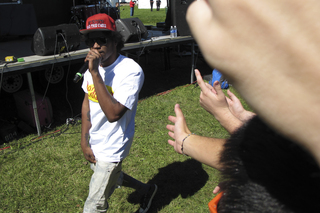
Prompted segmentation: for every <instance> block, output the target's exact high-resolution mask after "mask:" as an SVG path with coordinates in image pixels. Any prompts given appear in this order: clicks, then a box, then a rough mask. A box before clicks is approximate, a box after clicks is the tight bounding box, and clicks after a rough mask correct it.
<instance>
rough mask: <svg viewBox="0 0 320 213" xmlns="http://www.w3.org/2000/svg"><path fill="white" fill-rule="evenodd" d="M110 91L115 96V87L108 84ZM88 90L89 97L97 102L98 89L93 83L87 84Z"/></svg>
mask: <svg viewBox="0 0 320 213" xmlns="http://www.w3.org/2000/svg"><path fill="white" fill-rule="evenodd" d="M106 87H107V90H108V92H109V93H110V94H111V95H112V96H113V93H114V92H113V89H112V87H110V86H108V85H106ZM87 90H88V98H89V100H91V101H94V102H97V103H98V98H97V94H96V90H95V88H94V85H93V84H90V85H87Z"/></svg>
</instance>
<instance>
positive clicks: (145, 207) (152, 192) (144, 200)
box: [139, 184, 158, 213]
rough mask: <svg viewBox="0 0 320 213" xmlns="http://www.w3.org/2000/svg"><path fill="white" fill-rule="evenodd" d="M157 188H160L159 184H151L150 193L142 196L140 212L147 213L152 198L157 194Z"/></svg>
mask: <svg viewBox="0 0 320 213" xmlns="http://www.w3.org/2000/svg"><path fill="white" fill-rule="evenodd" d="M157 190H158V186H157V185H156V184H154V185H153V186H150V188H149V191H148V193H146V194H145V195H144V196H143V197H142V198H141V201H140V209H139V213H146V212H147V211H148V210H149V208H150V206H151V202H152V199H153V197H154V195H155V194H156V192H157Z"/></svg>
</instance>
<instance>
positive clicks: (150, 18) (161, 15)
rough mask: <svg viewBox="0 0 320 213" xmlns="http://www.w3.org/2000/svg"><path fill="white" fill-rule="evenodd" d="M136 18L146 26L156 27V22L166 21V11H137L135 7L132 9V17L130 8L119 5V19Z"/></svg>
mask: <svg viewBox="0 0 320 213" xmlns="http://www.w3.org/2000/svg"><path fill="white" fill-rule="evenodd" d="M132 17H137V18H139V19H140V20H141V22H142V23H143V24H144V25H145V26H146V25H152V26H156V25H157V23H158V22H164V21H165V19H166V11H165V9H163V8H161V9H160V11H156V10H153V11H152V12H151V11H150V9H138V7H137V6H135V8H134V14H133V16H130V7H129V5H121V7H120V18H121V19H124V18H132Z"/></svg>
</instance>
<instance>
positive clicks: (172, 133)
mask: <svg viewBox="0 0 320 213" xmlns="http://www.w3.org/2000/svg"><path fill="white" fill-rule="evenodd" d="M168 135H169V136H170V137H171V138H172V139H174V140H175V137H174V132H168Z"/></svg>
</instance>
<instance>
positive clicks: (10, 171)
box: [0, 84, 247, 213]
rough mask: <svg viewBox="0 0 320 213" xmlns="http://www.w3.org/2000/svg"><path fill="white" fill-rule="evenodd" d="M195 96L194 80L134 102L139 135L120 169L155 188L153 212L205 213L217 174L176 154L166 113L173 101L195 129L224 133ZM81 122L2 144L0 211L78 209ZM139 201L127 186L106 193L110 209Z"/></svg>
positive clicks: (83, 166)
mask: <svg viewBox="0 0 320 213" xmlns="http://www.w3.org/2000/svg"><path fill="white" fill-rule="evenodd" d="M231 90H232V91H234V90H233V89H232V88H231ZM199 94H200V88H199V87H196V86H195V85H193V84H191V85H186V86H180V87H178V88H176V89H173V90H172V91H170V92H168V93H163V94H161V95H154V96H152V97H149V98H147V99H144V100H140V102H139V104H138V111H137V115H136V134H135V138H134V141H133V145H132V148H131V152H130V154H129V156H128V157H127V158H126V159H125V161H124V162H123V170H124V171H125V172H126V173H128V174H130V175H132V176H133V177H135V178H137V179H139V180H141V181H143V182H149V183H156V184H157V185H158V186H159V191H158V193H157V194H156V196H155V198H154V202H153V204H152V207H151V209H150V212H161V213H169V212H170V213H171V212H176V213H181V212H190V213H194V212H208V207H207V203H208V202H209V201H210V200H211V199H212V198H213V197H214V195H213V194H212V190H213V189H214V187H215V186H216V185H217V184H218V182H219V172H218V171H216V170H215V169H213V168H210V167H208V166H206V165H202V164H201V163H199V162H197V161H195V160H192V159H191V158H189V157H185V156H182V155H178V154H177V153H175V152H174V150H173V149H172V148H171V146H170V145H168V143H167V140H168V139H169V136H168V135H167V132H168V131H167V129H166V124H168V120H167V117H168V116H169V115H173V113H174V111H173V109H174V105H175V103H179V104H180V106H181V109H182V110H183V112H184V113H185V117H186V120H187V123H188V125H189V128H190V130H191V131H192V132H195V133H196V134H198V135H203V136H211V137H220V138H226V137H228V133H227V132H226V131H225V130H224V129H223V128H222V127H221V126H220V125H219V123H218V122H217V121H216V120H215V119H214V118H213V117H212V116H211V115H210V114H208V113H207V112H206V111H205V110H204V109H203V108H201V106H200V105H199ZM245 107H246V108H247V106H246V105H245ZM80 122H81V121H80V120H78V119H77V118H75V122H74V123H73V124H69V125H68V126H67V125H62V126H60V127H58V128H57V129H56V130H55V131H52V132H49V133H47V135H42V136H41V137H37V136H36V135H30V136H28V137H25V138H22V139H20V140H16V141H13V142H11V143H10V144H5V145H4V146H1V148H5V147H8V146H10V148H9V149H5V150H2V151H1V152H0V175H1V185H0V201H1V202H0V212H82V208H83V205H84V202H85V199H86V197H87V194H88V185H89V181H90V177H91V175H92V171H91V170H90V168H89V164H88V163H87V162H86V161H85V159H84V157H83V154H82V151H81V148H80V126H81V125H80ZM138 201H139V200H137V199H136V196H135V192H134V191H132V190H131V189H128V188H124V187H123V188H120V189H117V190H116V191H115V192H114V194H113V195H112V196H111V198H110V199H109V204H110V207H111V209H110V212H117V213H118V212H136V211H137V210H138V209H139V204H138Z"/></svg>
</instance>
